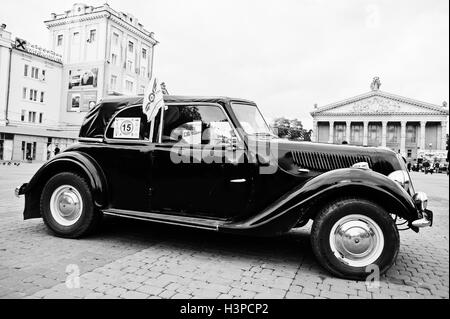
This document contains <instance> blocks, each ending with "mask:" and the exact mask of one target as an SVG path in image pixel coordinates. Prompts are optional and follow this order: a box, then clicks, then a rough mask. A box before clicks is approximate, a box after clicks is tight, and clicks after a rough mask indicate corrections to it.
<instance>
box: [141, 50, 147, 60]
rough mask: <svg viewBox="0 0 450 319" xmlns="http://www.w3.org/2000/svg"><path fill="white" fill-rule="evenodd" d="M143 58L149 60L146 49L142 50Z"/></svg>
mask: <svg viewBox="0 0 450 319" xmlns="http://www.w3.org/2000/svg"><path fill="white" fill-rule="evenodd" d="M142 58H143V59H144V60H145V59H147V50H146V49H142Z"/></svg>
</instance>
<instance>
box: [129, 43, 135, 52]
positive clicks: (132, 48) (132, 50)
mask: <svg viewBox="0 0 450 319" xmlns="http://www.w3.org/2000/svg"><path fill="white" fill-rule="evenodd" d="M128 51H129V52H130V53H133V52H134V43H133V42H131V41H129V42H128Z"/></svg>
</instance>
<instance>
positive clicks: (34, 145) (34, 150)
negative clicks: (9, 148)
mask: <svg viewBox="0 0 450 319" xmlns="http://www.w3.org/2000/svg"><path fill="white" fill-rule="evenodd" d="M36 146H37V143H36V142H33V160H35V159H36V148H37V147H36Z"/></svg>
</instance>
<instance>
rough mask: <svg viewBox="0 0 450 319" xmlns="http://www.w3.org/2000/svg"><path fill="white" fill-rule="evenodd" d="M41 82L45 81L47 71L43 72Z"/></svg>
mask: <svg viewBox="0 0 450 319" xmlns="http://www.w3.org/2000/svg"><path fill="white" fill-rule="evenodd" d="M41 81H45V70H42V71H41Z"/></svg>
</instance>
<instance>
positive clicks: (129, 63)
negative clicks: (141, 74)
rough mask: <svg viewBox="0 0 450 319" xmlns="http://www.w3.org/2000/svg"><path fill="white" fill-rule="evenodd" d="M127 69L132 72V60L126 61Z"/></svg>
mask: <svg viewBox="0 0 450 319" xmlns="http://www.w3.org/2000/svg"><path fill="white" fill-rule="evenodd" d="M127 70H128V71H130V72H133V61H130V60H128V61H127Z"/></svg>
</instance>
